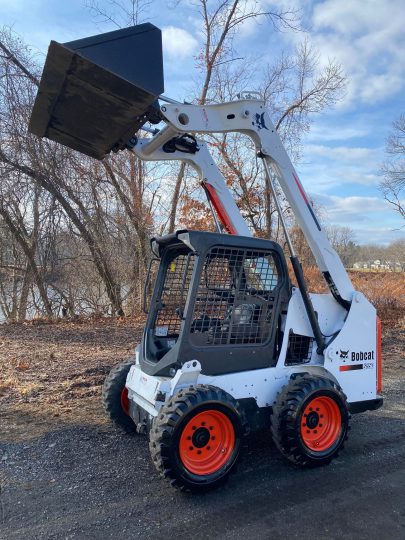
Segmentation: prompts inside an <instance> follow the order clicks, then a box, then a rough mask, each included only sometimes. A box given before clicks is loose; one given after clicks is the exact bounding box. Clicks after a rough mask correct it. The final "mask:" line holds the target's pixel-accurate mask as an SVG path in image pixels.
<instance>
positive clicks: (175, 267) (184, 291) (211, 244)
mask: <svg viewBox="0 0 405 540" xmlns="http://www.w3.org/2000/svg"><path fill="white" fill-rule="evenodd" d="M152 249H153V253H154V254H155V255H159V256H160V257H161V263H160V267H159V271H158V275H157V278H156V285H155V290H154V294H153V297H152V300H151V307H150V310H149V315H148V320H147V324H146V332H145V337H144V341H143V345H142V348H141V362H142V364H143V365H142V369H144V370H145V372H146V373H149V374H170V373H169V371H170V368H175V369H177V368H178V367H179V365H182V363H183V362H184V361H186V360H189V359H190V358H193V359H197V360H199V361H200V363H201V365H202V372H203V373H206V374H212V375H214V374H219V373H225V372H226V373H229V372H232V371H241V370H249V369H255V368H262V367H268V366H271V365H275V363H276V360H277V358H276V356H277V355H276V350H275V349H276V344H277V343H278V340H277V339H276V338H277V337H278V333H279V332H280V328H279V318H280V313H281V310H282V309H285V307H286V305H287V302H288V299H289V297H290V289H291V286H290V280H289V277H288V272H287V267H286V263H285V258H284V255H283V252H282V250H281V248H280V246H279V245H278V244H276V243H275V242H271V241H268V240H262V239H256V238H253V239H252V238H249V237H243V236H240V237H238V236H227V235H223V234H218V233H206V232H197V231H179V232H177V233H174V234H172V235H167V236H165V237H161V238H155V239H153V240H152Z"/></svg>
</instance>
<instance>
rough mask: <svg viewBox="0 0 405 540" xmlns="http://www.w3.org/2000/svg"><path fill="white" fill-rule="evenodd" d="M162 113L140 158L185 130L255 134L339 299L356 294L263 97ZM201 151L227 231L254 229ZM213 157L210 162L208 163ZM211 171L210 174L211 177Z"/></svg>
mask: <svg viewBox="0 0 405 540" xmlns="http://www.w3.org/2000/svg"><path fill="white" fill-rule="evenodd" d="M161 113H162V115H163V116H164V117H165V120H166V122H167V126H166V127H165V128H164V129H163V130H161V131H160V132H159V133H158V134H157V135H155V136H154V137H153V138H152V139H148V140H147V141H148V142H146V140H145V141H143V142H142V144H141V146H139V147H138V145H137V147H136V149H135V151H136V153H137V154H138V156H139V157H141V158H142V159H148V157H147V156H150V157H149V159H156V150H158V149H161V148H162V145H163V144H164V143H165V142H167V141H169V140H171V139H172V138H173V137H174V136H176V135H179V134H182V133H229V132H240V133H244V134H246V135H248V136H249V137H251V138H252V140H253V142H254V144H255V146H256V150H257V153H258V156H259V157H261V158H263V159H264V160H265V162H266V164H267V165H268V167H269V168H270V169H271V170H272V171H273V174H274V175H275V176H276V178H277V180H278V182H279V184H280V186H281V188H282V190H283V192H284V194H285V196H286V198H287V200H288V202H289V204H290V206H291V208H292V210H293V212H294V215H295V217H296V219H297V221H298V224H299V226H300V227H301V229H302V231H303V232H304V235H305V238H306V239H307V241H308V244H309V246H310V248H311V251H312V253H313V254H314V257H315V259H316V262H317V264H318V267H319V268H320V270H321V271H322V273H323V275H324V277H325V279H326V281H327V283H328V285H329V288H330V290H331V292H332V294H333V295H334V297H335V298H336V299H337V301H338V302H340V303H341V304H343V305H345V306H346V307H348V306H349V305H350V302H351V300H352V296H353V293H354V288H353V285H352V283H351V281H350V278H349V276H348V274H347V272H346V270H345V268H344V266H343V264H342V261H341V260H340V257H339V256H338V254H337V253H336V251H335V250H334V249H333V248H332V246H331V244H330V242H329V240H328V238H327V235H326V233H325V231H324V230H323V228H322V227H321V225H320V223H319V221H318V220H317V218H316V216H315V213H314V211H313V208H312V205H311V202H310V200H309V198H308V196H307V195H306V193H305V190H304V188H303V187H302V185H301V182H300V180H299V178H298V175H297V173H296V171H295V169H294V167H293V165H292V163H291V160H290V158H289V156H288V154H287V152H286V150H285V148H284V145H283V143H282V141H281V139H280V136H279V134H278V133H277V131H276V129H275V127H274V125H273V123H272V122H271V120H270V118H269V115H268V113H267V112H266V110H265V105H264V102H263V101H259V100H241V101H232V102H228V103H222V104H218V105H204V106H201V105H190V104H177V103H176V104H171V103H169V104H165V105H163V106H162V107H161ZM152 154H153V157H152ZM196 156H198V153H197V154H196V155H195V156H193V160H192V161H193V162H194V163H197V161H200V158H198V157H196ZM203 156H205V159H206V161H205V162H204V168H201V170H203V171H204V173H203V176H204V183H206V184H208V185H212V186H213V187H214V190H212V192H211V193H210V190H209V189H208V194H209V196H210V198H211V201H212V203H213V205H214V207H215V208H216V210H217V212H218V214H219V216H220V217H221V211H223V212H224V216H225V218H229V223H230V227H229V226H228V230H229V232H236V233H237V234H244V235H247V234H250V233H247V232H246V230H247V229H248V228H247V225H246V223H245V222H244V220H243V218H242V216H241V215H240V212H239V210H238V208H237V206H236V204H235V201H234V200H233V197H232V195H231V194H230V193H229V190H228V188H227V187H226V185H224V184H225V182H224V180H223V178H222V175H221V174H220V172H219V171H218V169H217V167H216V166H215V164H214V163H213V160H212V158H211V157H210V156H209V153H208V156H209V157H208V161H207V154H205V152H203V154H202V159H201V162H202V161H204V158H203ZM173 158H174V156H173V154H170V157H169V156H168V154H165V157H164V158H163V157H162V159H166V160H167V159H173ZM194 158H196V159H194ZM178 159H182V160H185V161H187V160H189V158H187V159H185V157H184V154H183V155H182V157H181V158H180V157H179V158H178ZM210 160H211V164H210V165H209V166H208V168H207V165H208V162H209V161H210ZM189 161H190V160H189ZM197 168H198V167H197ZM206 171H209V172H206ZM214 171H215V172H214ZM211 172H212V173H211ZM211 174H212V177H211V178H208V176H211ZM218 174H219V176H220V177H221V179H222V180H221V181H220V182H219V183H220V184H221V188H220V189H217V186H218V185H219V184H218V180H219V179H218ZM218 208H219V209H218ZM240 220H242V221H243V223H244V226H242V225H241V221H240ZM232 227H234V229H235V230H234V231H232V230H230V229H232Z"/></svg>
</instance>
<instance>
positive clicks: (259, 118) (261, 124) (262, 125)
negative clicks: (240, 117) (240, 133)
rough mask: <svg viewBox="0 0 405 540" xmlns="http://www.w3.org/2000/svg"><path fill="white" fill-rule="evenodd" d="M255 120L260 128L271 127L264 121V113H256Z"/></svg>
mask: <svg viewBox="0 0 405 540" xmlns="http://www.w3.org/2000/svg"><path fill="white" fill-rule="evenodd" d="M255 122H256V126H257V127H258V128H259V129H267V130H268V129H269V128H268V127H267V126H266V124H265V123H264V113H262V114H259V113H256V119H255Z"/></svg>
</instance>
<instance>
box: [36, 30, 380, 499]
mask: <svg viewBox="0 0 405 540" xmlns="http://www.w3.org/2000/svg"><path fill="white" fill-rule="evenodd" d="M162 66H163V63H162V45H161V33H160V30H159V29H158V28H156V27H155V26H153V25H151V24H142V25H138V26H135V27H131V28H127V29H124V30H118V31H115V32H110V33H107V34H101V35H97V36H93V37H90V38H86V39H82V40H78V41H74V42H69V43H65V44H60V43H56V42H51V45H50V48H49V52H48V56H47V59H46V63H45V67H44V72H43V76H42V80H41V85H40V88H39V92H38V95H37V99H36V102H35V106H34V109H33V113H32V117H31V121H30V130H31V132H33V133H35V134H37V135H39V136H41V137H44V136H45V137H48V138H50V139H52V140H54V141H57V142H60V143H62V144H64V145H67V146H69V147H71V148H73V149H75V150H78V151H80V152H82V153H84V154H86V155H89V156H92V157H95V158H98V159H102V158H103V157H104V156H106V155H108V154H109V153H110V152H111V151H118V150H122V149H128V150H130V151H132V152H135V154H136V155H137V156H138V157H139V159H142V160H154V161H166V160H179V161H182V162H185V163H187V164H189V165H190V166H192V167H194V169H195V170H196V171H197V172H198V175H199V178H200V181H201V186H202V188H203V190H204V191H205V193H206V195H207V198H208V202H209V204H210V206H211V209H212V212H213V216H214V220H215V223H216V225H217V232H215V233H212V232H202V231H193V230H179V231H177V232H175V233H174V234H168V235H166V236H162V237H156V238H153V239H152V240H151V250H152V253H153V259H152V265H151V267H150V271H149V275H148V280H147V283H146V286H145V290H148V289H149V288H150V287H151V284H150V280H151V276H152V275H153V274H154V272H153V271H152V268H153V266H154V265H155V264H156V265H157V266H158V269H157V273H156V277H155V281H154V286H153V294H152V295H151V298H150V301H149V302H148V306H147V311H148V316H147V321H146V326H145V330H144V333H143V338H142V341H141V343H140V344H139V346H138V347H137V348H136V352H135V357H134V358H133V359H131V360H128V361H127V362H124V363H122V364H120V365H118V366H116V367H115V368H114V369H113V370H112V371H111V373H110V374H109V375H108V376H107V378H106V381H105V384H104V387H103V400H104V406H105V408H106V411H107V413H108V414H109V416H110V417H111V419H112V420H114V421H115V422H116V423H117V424H119V425H120V426H121V427H123V428H124V429H125V430H127V431H136V432H138V433H145V434H149V438H150V451H151V455H152V460H153V462H154V464H155V465H156V468H157V469H158V471H159V472H160V473H161V475H162V476H163V477H166V478H167V479H168V480H169V481H170V482H171V484H172V485H173V486H176V487H178V488H180V489H183V490H191V491H198V490H206V489H209V488H213V487H215V486H217V485H219V484H220V483H222V482H223V481H224V480H225V479H226V478H227V477H228V475H229V473H230V472H231V471H232V469H234V467H235V464H236V463H237V461H238V459H239V456H240V452H241V448H242V446H243V443H244V440H245V437H246V435H247V434H248V433H249V432H251V431H255V430H259V429H270V430H271V433H272V436H273V439H274V442H275V445H276V446H277V448H278V449H279V450H280V451H281V452H282V454H283V455H284V456H285V457H286V458H287V459H289V460H290V461H292V462H293V463H295V464H297V465H301V466H316V465H324V464H327V463H329V462H330V461H331V460H332V459H333V458H335V457H336V456H337V454H338V452H339V451H340V450H341V449H342V448H343V444H344V442H345V440H346V438H347V434H348V429H349V418H350V414H351V413H358V412H362V411H365V410H372V409H377V408H378V407H380V406H381V405H382V401H383V400H382V397H381V347H380V343H381V328H380V323H379V319H378V317H377V315H376V311H375V309H374V307H373V306H372V305H371V304H370V302H368V300H367V299H366V298H365V297H364V296H363V294H361V293H359V292H357V291H355V290H354V288H353V286H352V283H351V281H350V279H349V277H348V275H347V273H346V271H345V268H344V267H343V264H342V262H341V260H340V259H339V257H338V255H337V253H336V252H335V251H334V249H333V248H332V247H331V245H330V243H329V241H328V239H327V236H326V234H325V231H324V230H323V228H322V226H321V224H320V222H319V221H318V219H317V217H316V215H315V213H314V211H313V208H312V205H311V202H310V200H309V198H308V196H307V195H306V193H305V191H304V188H303V187H302V184H301V182H300V180H299V178H298V175H297V173H296V171H295V170H294V167H293V166H292V164H291V162H290V159H289V157H288V155H287V153H286V151H285V149H284V147H283V144H282V142H281V140H280V137H279V135H278V133H277V132H276V130H275V129H274V126H273V124H272V122H271V120H270V118H269V116H268V114H267V112H266V109H265V104H264V102H263V101H262V100H261V99H260V98H258V97H257V95H256V94H255V93H251V94H249V95H246V94H245V95H241V96H240V99H238V100H237V101H232V102H227V103H219V104H213V105H211V104H210V105H193V104H187V103H178V102H175V101H174V100H171V99H170V98H166V97H164V96H163V94H162V92H163V91H164V87H163V67H162ZM145 124H149V125H150V124H159V125H160V126H161V127H160V129H158V128H156V127H147V126H146V125H145ZM140 130H143V131H144V132H145V133H148V132H149V135H148V136H145V137H140V136H136V135H135V133H136V132H137V133H139V131H140ZM234 132H239V133H243V134H245V135H247V136H249V137H251V139H252V140H253V142H254V145H255V148H256V152H257V157H258V158H259V159H260V160H261V162H262V164H263V171H264V174H265V175H266V180H267V182H268V185H270V186H271V189H272V192H273V197H274V201H275V204H276V205H277V210H278V212H279V217H280V220H281V223H282V225H283V227H284V233H285V237H286V240H287V244H288V248H289V252H290V260H291V265H292V268H293V271H294V274H295V279H296V282H297V287H294V286H292V284H291V281H290V278H289V273H288V269H287V263H286V259H285V256H284V254H283V251H282V249H281V248H280V246H279V245H278V244H277V243H275V242H273V241H271V240H270V239H269V240H266V239H261V238H253V237H252V235H251V233H250V230H249V228H248V226H247V224H246V223H245V221H244V219H243V217H242V215H241V214H240V212H239V209H238V207H237V205H236V203H235V201H234V199H233V197H232V195H231V192H230V191H229V189H228V187H227V185H226V182H225V181H224V178H223V177H222V175H221V173H220V171H219V169H218V167H217V166H216V164H215V161H214V160H213V158H212V156H211V154H210V152H209V148H208V146H207V144H206V142H205V141H204V140H203V139H201V138H198V137H197V135H198V134H211V133H234ZM275 180H277V181H278V182H279V185H280V186H281V188H282V190H283V192H284V195H285V197H286V199H287V200H288V203H289V204H290V206H291V208H292V210H293V212H294V215H295V217H296V220H297V222H298V223H299V225H300V227H301V229H302V231H303V232H304V234H305V237H306V239H307V241H308V244H309V246H310V248H311V250H312V252H313V254H314V257H315V259H316V261H317V264H318V267H319V269H320V270H321V272H322V274H323V276H324V278H325V280H326V283H327V285H328V287H329V290H330V293H328V294H309V293H308V291H307V288H306V285H305V280H304V277H303V273H302V269H301V265H300V263H299V261H298V259H297V257H296V254H295V252H294V246H293V245H292V243H291V240H290V237H289V234H288V229H287V227H286V226H285V223H284V220H283V213H282V211H281V208H280V203H279V201H278V198H277V192H276V191H275V189H274V182H275Z"/></svg>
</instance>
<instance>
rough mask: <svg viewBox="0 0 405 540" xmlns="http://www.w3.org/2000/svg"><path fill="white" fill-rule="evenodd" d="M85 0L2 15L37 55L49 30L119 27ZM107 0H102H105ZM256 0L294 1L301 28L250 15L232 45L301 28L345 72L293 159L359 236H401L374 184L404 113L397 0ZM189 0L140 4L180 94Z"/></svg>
mask: <svg viewBox="0 0 405 540" xmlns="http://www.w3.org/2000/svg"><path fill="white" fill-rule="evenodd" d="M85 1H86V0H68V1H63V0H0V25H7V26H10V27H12V28H13V30H14V31H15V32H16V33H17V34H18V35H20V36H21V37H22V38H23V39H24V41H25V42H26V43H28V44H29V45H30V46H31V47H32V48H33V50H34V51H35V52H37V53H38V58H39V60H40V61H42V60H44V59H45V55H46V51H47V47H48V44H49V41H50V40H51V39H54V40H56V41H59V42H64V41H70V40H74V39H79V38H82V37H87V36H90V35H94V34H97V33H99V32H106V31H109V30H114V29H116V27H115V26H114V25H113V24H112V23H103V22H100V21H98V22H97V21H96V20H95V18H94V15H93V14H92V13H91V12H90V11H89V10H88V9H87V8H86V5H85ZM109 1H110V0H99V3H100V5H101V6H102V7H103V6H104V7H106V9H108V3H109ZM249 1H251V2H254V0H249ZM257 1H259V2H260V3H261V4H262V5H263V6H264V7H267V8H272V7H273V9H274V8H277V7H281V6H285V7H293V8H294V7H296V8H300V9H301V14H302V24H303V27H304V28H305V30H306V32H305V33H303V32H293V31H283V32H281V33H276V32H273V31H269V30H270V28H269V25H268V23H265V22H264V23H263V22H261V23H254V22H251V23H249V24H246V25H245V26H244V27H243V28H242V29H241V31H240V32H239V33H238V35H237V36H236V39H235V48H236V50H237V51H238V53H239V52H240V54H241V55H243V56H246V57H248V55H252V54H253V55H255V56H260V58H261V59H263V63H264V64H265V62H271V61H272V60H274V58H275V57H277V56H278V55H279V54H280V53H281V51H282V50H286V51H291V50H292V49H293V47H295V46H296V45H297V44H298V43H299V42H300V41H302V40H303V39H304V38H305V37H306V38H307V39H308V40H309V41H310V43H311V44H312V45H313V46H314V47H315V48H316V49H317V51H318V53H319V61H320V66H323V65H325V64H326V63H327V61H328V59H329V58H333V59H335V60H336V61H337V62H339V63H340V64H341V65H342V68H343V70H344V72H345V74H346V76H347V78H348V85H347V89H346V93H345V96H344V98H343V100H342V101H341V102H339V103H338V104H337V105H336V106H335V107H334V108H333V109H328V110H327V111H325V112H324V113H322V114H320V115H318V116H317V117H316V118H314V122H313V125H312V126H311V130H310V132H309V133H308V134H306V135H305V136H304V138H303V153H302V158H301V160H300V162H299V163H298V164H296V169H297V171H298V173H299V175H300V178H301V181H302V183H303V185H304V186H305V189H306V191H307V192H308V193H309V195H310V196H311V198H312V199H313V201H314V203H315V204H316V205H317V206H320V207H321V208H322V214H323V219H324V221H325V222H326V223H328V224H331V225H339V226H347V227H350V228H351V229H353V231H354V232H355V240H356V241H357V242H358V243H360V244H365V243H374V242H375V243H382V244H387V243H389V242H390V241H393V240H396V239H398V238H404V237H405V228H402V229H401V226H403V218H401V217H400V216H399V215H398V214H396V212H394V210H393V209H392V207H391V206H390V205H388V204H387V203H386V202H385V201H384V199H383V198H382V196H381V194H380V192H379V190H378V182H379V181H380V180H381V176H380V173H379V170H380V166H381V163H382V162H383V161H384V159H385V155H384V150H385V142H386V139H387V137H388V135H389V133H390V131H391V125H392V122H393V121H394V120H395V119H396V118H398V116H399V115H400V114H401V113H405V32H404V23H405V2H404V0H351V1H349V0H346V1H344V0H321V1H314V0H290V1H289V0H279V1H278V2H276V3H275V2H272V1H271V0H257ZM192 4H193V2H191V1H185V0H183V1H181V0H180V1H178V0H151V2H150V5H149V8H148V11H147V12H144V13H143V14H142V18H143V21H150V22H152V23H153V24H155V25H156V26H158V27H160V28H161V29H162V31H163V46H164V66H165V94H166V95H169V96H171V97H172V98H174V99H179V100H181V99H184V98H185V97H186V96H187V92H188V91H189V88H190V81H191V80H192V79H193V77H194V76H195V73H196V67H195V54H196V52H197V51H198V48H199V44H200V43H201V39H202V38H201V23H200V21H199V18H198V16H197V13H196V9H195V7H194V6H193V5H192ZM251 90H254V88H251Z"/></svg>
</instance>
